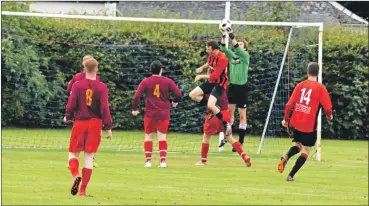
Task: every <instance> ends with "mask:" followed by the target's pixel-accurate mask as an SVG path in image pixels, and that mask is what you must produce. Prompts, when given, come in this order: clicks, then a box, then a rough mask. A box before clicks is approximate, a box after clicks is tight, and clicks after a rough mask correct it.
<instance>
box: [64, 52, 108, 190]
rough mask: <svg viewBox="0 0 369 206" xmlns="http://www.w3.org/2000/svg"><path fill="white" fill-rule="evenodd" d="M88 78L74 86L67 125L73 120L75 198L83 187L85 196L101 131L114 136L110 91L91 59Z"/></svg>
mask: <svg viewBox="0 0 369 206" xmlns="http://www.w3.org/2000/svg"><path fill="white" fill-rule="evenodd" d="M85 68H86V78H85V79H83V80H80V81H78V82H76V83H74V85H73V87H72V91H71V93H70V96H69V99H68V104H67V107H66V113H65V117H64V122H65V123H67V122H69V121H72V120H73V119H74V123H73V128H72V133H71V136H70V142H69V169H70V172H71V174H72V177H73V184H72V187H71V194H72V195H76V194H77V193H78V190H79V185H80V183H81V180H82V185H81V188H80V193H79V195H80V196H85V195H86V188H87V185H88V183H89V181H90V178H91V174H92V168H93V157H94V155H95V153H96V151H97V149H98V148H99V145H100V141H101V128H104V129H105V130H106V131H107V132H108V136H107V139H110V138H111V137H112V131H111V128H112V119H111V115H110V108H109V99H108V93H109V91H108V88H107V87H106V85H105V84H104V83H102V82H100V81H98V80H97V78H96V73H97V70H98V62H97V61H96V60H95V59H93V58H91V59H88V60H86V61H85ZM81 151H84V168H83V169H82V178H81V177H80V175H79V160H78V156H79V153H80V152H81Z"/></svg>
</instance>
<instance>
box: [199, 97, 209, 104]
mask: <svg viewBox="0 0 369 206" xmlns="http://www.w3.org/2000/svg"><path fill="white" fill-rule="evenodd" d="M207 104H208V100H206V98H205V97H204V96H203V97H202V99H201V101H200V105H204V106H205V105H207Z"/></svg>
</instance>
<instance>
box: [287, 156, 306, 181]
mask: <svg viewBox="0 0 369 206" xmlns="http://www.w3.org/2000/svg"><path fill="white" fill-rule="evenodd" d="M306 158H307V154H305V153H303V154H301V155H300V157H299V158H298V159H297V160H296V163H295V166H293V168H292V170H291V172H290V174H289V176H291V177H293V176H295V174H296V173H297V171H299V169H300V168H301V167H302V165H304V164H305V162H306Z"/></svg>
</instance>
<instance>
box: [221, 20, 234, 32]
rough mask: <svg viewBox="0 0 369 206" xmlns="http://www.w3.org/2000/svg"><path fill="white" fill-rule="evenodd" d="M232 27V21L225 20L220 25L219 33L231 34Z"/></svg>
mask: <svg viewBox="0 0 369 206" xmlns="http://www.w3.org/2000/svg"><path fill="white" fill-rule="evenodd" d="M231 26H232V22H231V20H229V19H223V20H222V21H221V22H220V23H219V31H220V32H222V33H223V34H224V33H226V32H230V31H231V30H232V28H231Z"/></svg>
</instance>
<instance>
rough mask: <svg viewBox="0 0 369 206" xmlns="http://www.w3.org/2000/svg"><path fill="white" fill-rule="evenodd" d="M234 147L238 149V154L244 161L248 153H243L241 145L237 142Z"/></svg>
mask: <svg viewBox="0 0 369 206" xmlns="http://www.w3.org/2000/svg"><path fill="white" fill-rule="evenodd" d="M232 146H233V147H234V148H235V149H236V151H237V153H238V154H239V155H240V156H241V157H242V159H245V157H246V156H247V155H246V153H245V152H244V151H243V149H242V147H241V144H240V143H239V142H238V141H236V142H234V143H233V144H232Z"/></svg>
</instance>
